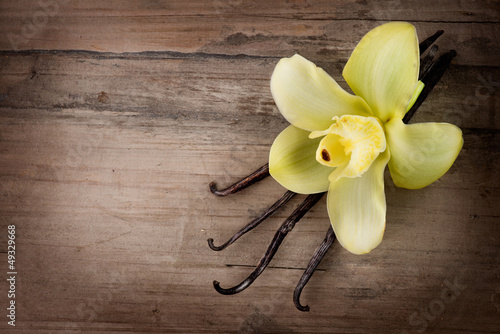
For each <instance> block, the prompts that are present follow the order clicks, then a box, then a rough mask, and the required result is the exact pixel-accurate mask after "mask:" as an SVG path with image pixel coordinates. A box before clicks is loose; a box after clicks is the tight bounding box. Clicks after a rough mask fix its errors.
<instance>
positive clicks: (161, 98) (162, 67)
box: [0, 52, 500, 140]
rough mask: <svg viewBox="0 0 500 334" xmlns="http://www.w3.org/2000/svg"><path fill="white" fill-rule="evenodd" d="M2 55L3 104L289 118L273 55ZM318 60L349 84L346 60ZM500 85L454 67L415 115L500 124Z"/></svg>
mask: <svg viewBox="0 0 500 334" xmlns="http://www.w3.org/2000/svg"><path fill="white" fill-rule="evenodd" d="M0 56H1V57H0V76H2V77H4V78H6V80H5V81H3V83H1V84H0V94H1V95H0V96H1V97H2V101H0V106H4V107H10V108H26V107H37V108H46V109H53V108H55V109H58V110H61V109H88V110H101V111H103V112H128V113H144V114H147V115H149V117H160V116H161V117H166V118H170V119H172V120H175V119H178V118H179V119H198V120H200V121H206V120H209V119H214V118H217V119H218V120H219V121H220V122H225V123H226V124H228V125H229V124H236V123H239V122H245V121H246V118H247V117H251V116H252V115H255V114H259V115H262V116H268V117H267V118H265V121H262V122H274V124H276V122H278V123H280V122H281V123H282V124H284V123H283V122H282V118H281V116H280V114H279V112H278V110H277V108H276V107H275V105H274V102H273V100H272V96H271V93H270V89H269V78H270V76H271V74H272V71H273V69H274V66H275V65H276V63H277V61H278V59H275V58H252V57H245V58H232V57H212V56H206V57H194V58H193V57H184V56H180V55H178V54H170V53H142V54H133V55H131V54H128V55H120V54H100V53H85V52H54V53H47V52H33V53H29V52H28V53H21V54H18V53H12V52H0ZM312 60H313V61H315V62H316V63H317V64H318V65H319V66H322V67H323V68H324V69H325V70H326V71H327V72H329V73H330V74H331V75H332V76H333V77H334V78H335V79H337V80H338V81H339V83H340V84H341V85H342V86H344V87H345V88H346V89H348V87H347V85H346V84H345V82H344V81H343V78H342V77H341V72H342V68H343V63H342V61H341V60H340V59H338V58H333V59H332V60H329V61H326V60H325V59H324V58H323V57H317V58H312ZM499 86H500V71H499V69H498V67H484V66H483V67H470V66H452V68H451V69H450V70H449V71H448V72H447V73H446V75H445V77H444V78H443V79H442V81H441V82H440V83H439V84H438V86H437V87H436V89H435V90H434V91H433V92H432V93H431V95H430V96H429V98H428V100H427V101H426V102H425V103H424V104H423V105H422V107H421V108H420V110H419V112H418V113H417V115H416V116H415V119H414V121H418V122H425V121H427V122H428V121H438V122H443V121H444V122H449V123H454V124H456V125H459V126H461V127H464V128H480V129H498V128H499V127H500V123H499V122H500V120H499V119H498V117H496V113H497V108H498V106H499V105H500V94H498V90H499V89H500V87H499ZM207 101H209V102H210V103H209V104H207ZM266 139H267V140H269V139H270V137H266Z"/></svg>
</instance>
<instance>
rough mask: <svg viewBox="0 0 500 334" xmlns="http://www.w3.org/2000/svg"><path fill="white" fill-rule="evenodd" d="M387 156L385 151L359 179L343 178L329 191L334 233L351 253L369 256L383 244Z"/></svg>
mask: <svg viewBox="0 0 500 334" xmlns="http://www.w3.org/2000/svg"><path fill="white" fill-rule="evenodd" d="M389 156H390V154H389V150H388V149H387V150H385V152H383V153H381V154H380V155H379V156H378V157H377V159H376V160H375V161H374V162H373V164H372V165H371V167H370V169H368V171H367V172H366V173H364V174H363V175H362V176H361V177H357V178H353V179H351V178H345V177H343V178H341V179H339V180H338V181H337V182H334V183H331V184H330V187H329V189H328V199H327V207H328V215H329V216H330V221H331V223H332V227H333V230H334V231H335V235H336V236H337V240H338V241H339V243H340V244H341V245H342V246H343V247H344V248H345V249H347V250H348V251H349V252H351V253H354V254H365V253H368V252H370V251H371V250H372V249H374V248H375V247H377V246H378V245H379V244H380V242H381V241H382V238H383V235H384V230H385V217H386V203H385V194H384V169H385V166H386V165H387V161H388V160H389Z"/></svg>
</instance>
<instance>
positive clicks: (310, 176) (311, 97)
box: [269, 22, 463, 254]
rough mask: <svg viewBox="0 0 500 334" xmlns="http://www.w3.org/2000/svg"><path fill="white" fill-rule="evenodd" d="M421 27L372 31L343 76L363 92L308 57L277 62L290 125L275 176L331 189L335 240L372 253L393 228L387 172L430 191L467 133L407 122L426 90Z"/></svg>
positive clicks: (275, 149) (314, 189)
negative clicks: (388, 216) (386, 191)
mask: <svg viewBox="0 0 500 334" xmlns="http://www.w3.org/2000/svg"><path fill="white" fill-rule="evenodd" d="M419 67H420V55H419V45H418V38H417V34H416V30H415V27H414V26H413V25H411V24H409V23H406V22H390V23H386V24H383V25H380V26H378V27H376V28H375V29H373V30H371V31H370V32H368V33H367V34H366V35H365V36H364V37H363V38H362V39H361V41H360V42H359V44H358V45H357V46H356V48H355V49H354V51H353V53H352V55H351V57H350V59H349V60H348V62H347V64H346V66H345V68H344V71H343V73H342V74H343V77H344V79H345V80H346V82H347V84H348V85H349V87H350V88H351V89H352V91H353V92H354V94H355V95H352V94H350V93H348V92H346V91H345V90H343V89H342V88H341V87H340V86H339V85H338V84H337V82H336V81H335V80H334V79H333V78H332V77H330V76H329V75H328V74H327V73H326V72H325V71H324V70H322V69H321V68H318V67H317V66H316V65H314V64H313V63H312V62H310V61H309V60H307V59H305V58H303V57H302V56H300V55H294V56H293V57H291V58H284V59H281V60H280V61H279V63H278V64H277V65H276V68H275V70H274V72H273V75H272V77H271V92H272V95H273V98H274V100H275V102H276V105H277V106H278V109H279V111H280V112H281V114H282V115H283V116H284V117H285V118H286V119H287V120H288V121H289V122H290V123H291V125H290V126H288V127H287V128H286V129H285V130H283V131H282V132H281V133H280V134H279V135H278V137H277V138H276V139H275V141H274V143H273V145H272V147H271V151H270V155H269V172H270V174H271V176H273V178H274V179H275V180H276V181H278V182H279V183H280V184H281V185H283V186H284V187H285V188H287V189H288V190H290V191H293V192H296V193H301V194H314V193H320V192H325V191H328V198H327V207H328V215H329V217H330V221H331V224H332V227H333V230H334V231H335V235H336V236H337V240H338V241H339V242H340V244H341V245H342V246H343V247H344V248H346V249H347V250H348V251H350V252H352V253H354V254H364V253H368V252H370V251H371V250H372V249H374V248H375V247H377V246H378V245H379V244H380V242H381V241H382V237H383V234H384V230H385V220H386V218H385V217H386V202H385V194H384V170H385V167H386V165H387V164H388V165H389V170H390V173H391V176H392V179H393V181H394V183H395V185H396V186H398V187H403V188H408V189H419V188H423V187H425V186H427V185H429V184H431V183H433V182H434V181H436V180H437V179H439V178H440V177H441V176H442V175H443V174H444V173H446V172H447V171H448V169H449V168H450V167H451V165H452V164H453V162H454V161H455V159H456V157H457V156H458V153H459V152H460V150H461V148H462V145H463V139H462V131H461V130H460V129H459V128H458V127H456V126H454V125H452V124H448V123H420V124H411V125H407V124H404V123H403V121H402V119H403V117H404V115H405V113H406V112H407V111H408V110H409V109H410V107H411V106H412V104H413V103H414V102H415V100H416V98H417V97H418V95H419V94H420V92H421V90H422V88H423V83H422V82H420V81H418V74H419Z"/></svg>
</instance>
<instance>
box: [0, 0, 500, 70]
mask: <svg viewBox="0 0 500 334" xmlns="http://www.w3.org/2000/svg"><path fill="white" fill-rule="evenodd" d="M55 1H56V0H52V1H48V2H47V3H48V4H50V3H55ZM58 1H61V2H62V3H63V4H61V5H57V6H55V7H54V8H52V7H48V8H47V9H44V8H43V7H40V5H39V4H38V3H37V4H35V5H31V6H30V5H28V4H29V3H31V4H33V2H31V1H17V2H3V3H1V4H0V5H1V6H2V7H3V8H1V10H0V13H1V14H0V30H1V31H3V32H4V34H2V35H0V49H1V50H23V49H55V50H58V49H60V50H72V49H75V50H92V51H108V52H140V51H177V52H184V53H192V52H206V53H218V54H232V55H236V54H247V55H256V56H272V57H285V56H290V55H292V54H293V53H297V52H298V53H301V54H303V55H304V56H306V57H314V56H316V55H323V56H325V57H329V56H331V55H332V53H336V54H339V55H340V56H341V57H343V59H347V57H348V56H349V54H350V52H351V51H352V49H353V48H354V46H355V45H356V43H357V42H358V41H359V39H360V38H361V37H362V36H363V35H364V34H365V33H366V32H367V31H369V30H370V29H372V28H373V27H375V26H376V25H378V24H380V23H381V21H390V20H407V21H410V22H412V23H414V24H415V25H416V26H417V28H418V32H419V35H420V36H421V37H422V38H425V37H426V36H429V35H431V34H433V33H434V32H435V31H436V30H438V29H444V30H445V31H446V35H445V36H444V37H443V38H442V41H441V42H440V44H441V46H442V47H443V48H444V49H450V48H453V49H457V50H459V52H458V54H459V56H458V58H457V63H458V64H463V65H488V66H496V65H497V64H498V63H499V62H500V58H499V54H500V52H499V50H500V45H499V43H500V42H499V40H498V38H497V36H498V35H499V34H500V31H499V25H498V24H496V23H497V22H498V21H499V14H498V11H494V10H488V9H487V8H488V7H487V6H485V5H484V3H482V2H461V3H459V4H458V3H457V2H456V1H446V2H443V3H442V4H440V6H436V4H435V2H434V1H424V2H419V7H418V10H415V8H414V4H413V3H412V2H411V1H398V2H395V1H384V2H368V3H367V2H353V1H340V2H332V1H326V2H318V3H316V2H314V4H309V5H308V6H303V5H297V4H295V3H293V2H288V1H277V2H269V1H267V2H264V3H255V2H247V1H239V0H237V1H193V2H190V4H189V5H186V4H185V2H184V1H179V2H168V3H161V4H160V3H158V2H156V1H129V2H127V3H126V4H123V2H120V3H119V4H118V3H115V2H109V3H106V4H102V2H97V1H86V2H85V3H82V4H78V6H75V5H74V4H69V3H68V1H66V0H64V1H63V0H58ZM64 3H65V4H64ZM56 7H57V8H56ZM51 8H52V9H51ZM410 8H412V9H411V10H410ZM424 17H425V19H423V18H424ZM103 32H105V33H103Z"/></svg>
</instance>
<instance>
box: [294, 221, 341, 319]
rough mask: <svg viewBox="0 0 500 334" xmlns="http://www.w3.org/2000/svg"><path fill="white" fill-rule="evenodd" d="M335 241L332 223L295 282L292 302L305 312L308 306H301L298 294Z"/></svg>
mask: <svg viewBox="0 0 500 334" xmlns="http://www.w3.org/2000/svg"><path fill="white" fill-rule="evenodd" d="M334 241H335V233H334V232H333V228H332V225H330V227H329V228H328V231H327V232H326V236H325V239H324V240H323V242H322V243H321V244H320V245H319V246H318V248H317V249H316V250H315V251H314V255H313V257H312V259H311V261H309V264H308V265H307V268H306V271H304V274H303V275H302V277H301V278H300V280H299V283H297V286H296V287H295V290H294V292H293V303H294V304H295V307H296V308H297V309H298V310H299V311H303V312H307V311H309V306H308V305H306V306H302V305H301V304H300V294H301V293H302V290H303V289H304V287H305V286H306V284H307V282H309V279H310V278H311V276H312V275H313V273H314V271H315V270H316V268H318V265H319V263H320V262H321V260H322V259H323V257H324V256H325V254H326V252H327V251H328V249H329V248H330V246H331V245H332V244H333V242H334Z"/></svg>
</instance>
